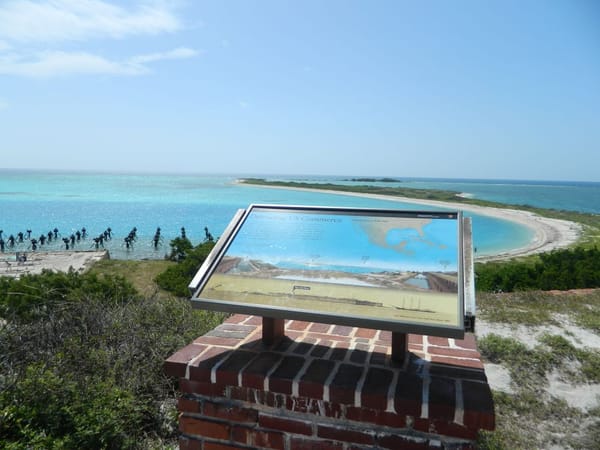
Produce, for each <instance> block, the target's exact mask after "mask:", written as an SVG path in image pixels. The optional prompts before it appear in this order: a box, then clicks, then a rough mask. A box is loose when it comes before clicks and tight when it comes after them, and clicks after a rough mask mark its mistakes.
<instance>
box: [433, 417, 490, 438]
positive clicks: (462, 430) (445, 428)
mask: <svg viewBox="0 0 600 450" xmlns="http://www.w3.org/2000/svg"><path fill="white" fill-rule="evenodd" d="M428 431H429V432H431V433H436V434H441V435H444V436H452V437H455V438H460V439H469V440H475V439H477V434H478V431H479V430H478V429H476V428H467V427H465V426H463V425H459V424H457V423H454V422H448V421H445V420H433V421H430V423H429V428H428Z"/></svg>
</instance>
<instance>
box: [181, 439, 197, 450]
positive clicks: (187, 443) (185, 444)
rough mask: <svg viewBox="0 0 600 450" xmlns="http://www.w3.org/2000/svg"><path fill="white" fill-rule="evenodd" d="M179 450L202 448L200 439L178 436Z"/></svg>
mask: <svg viewBox="0 0 600 450" xmlns="http://www.w3.org/2000/svg"><path fill="white" fill-rule="evenodd" d="M179 450H202V441H199V440H197V439H190V438H188V437H186V436H179Z"/></svg>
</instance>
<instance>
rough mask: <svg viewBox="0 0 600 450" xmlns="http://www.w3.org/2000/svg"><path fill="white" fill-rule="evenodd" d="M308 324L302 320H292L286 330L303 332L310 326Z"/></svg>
mask: <svg viewBox="0 0 600 450" xmlns="http://www.w3.org/2000/svg"><path fill="white" fill-rule="evenodd" d="M310 324H311V323H310V322H305V321H303V320H292V321H291V323H289V324H288V325H287V327H286V329H287V330H295V331H304V330H306V329H307V328H308V326H309V325H310Z"/></svg>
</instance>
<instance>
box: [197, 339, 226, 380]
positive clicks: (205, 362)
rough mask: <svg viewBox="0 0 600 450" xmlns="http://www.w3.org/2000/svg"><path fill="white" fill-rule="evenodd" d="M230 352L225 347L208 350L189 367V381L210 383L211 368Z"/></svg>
mask: <svg viewBox="0 0 600 450" xmlns="http://www.w3.org/2000/svg"><path fill="white" fill-rule="evenodd" d="M230 352H231V349H228V348H225V347H210V348H208V349H207V350H206V351H205V352H204V354H203V355H202V357H201V358H200V359H199V360H198V361H195V362H194V363H193V364H191V365H190V380H194V381H210V372H211V370H212V368H213V366H214V365H215V364H216V363H217V362H219V361H220V360H221V359H223V358H224V357H226V356H227V355H228V354H229V353H230Z"/></svg>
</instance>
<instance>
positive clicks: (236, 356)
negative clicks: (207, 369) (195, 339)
mask: <svg viewBox="0 0 600 450" xmlns="http://www.w3.org/2000/svg"><path fill="white" fill-rule="evenodd" d="M257 355H258V354H257V353H254V352H246V351H243V350H236V351H233V352H231V353H230V354H229V355H228V357H227V359H225V361H223V363H222V364H220V365H219V367H218V368H217V370H216V380H217V383H221V384H226V385H229V386H237V385H238V375H239V373H240V370H241V369H242V368H243V367H244V366H245V365H246V364H248V363H249V362H250V361H251V360H252V359H253V358H255V357H256V356H257Z"/></svg>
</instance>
